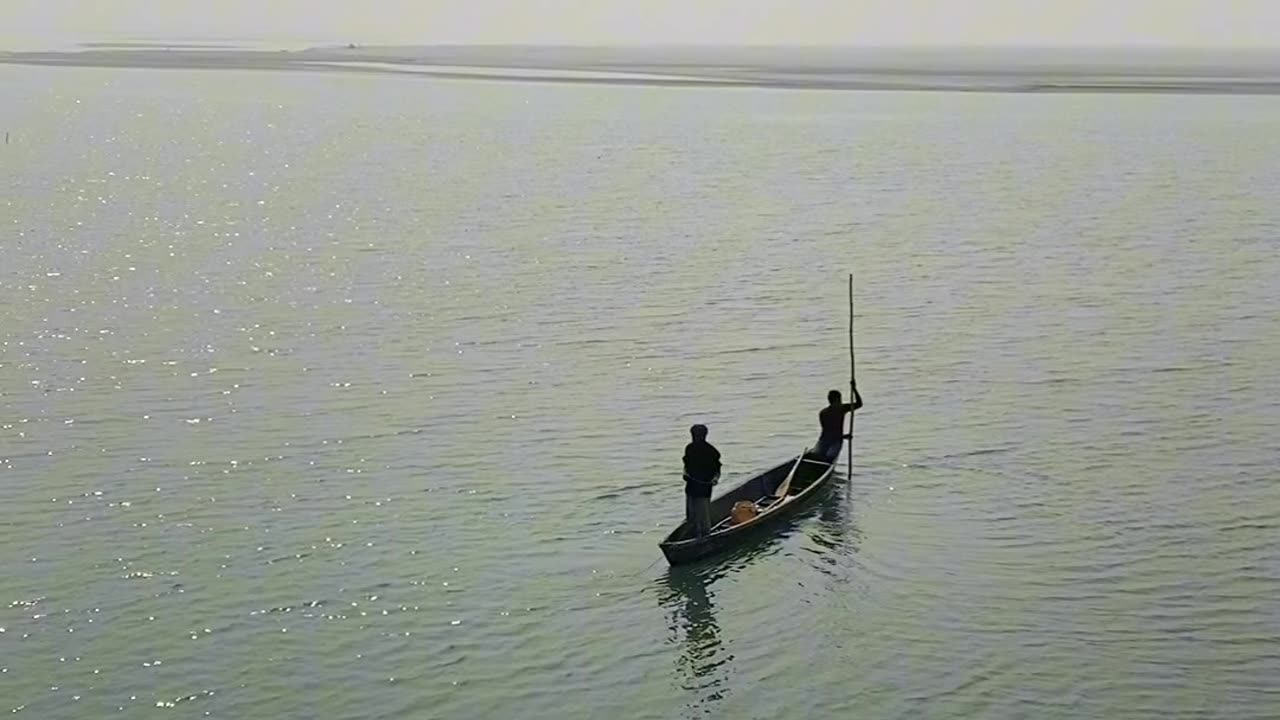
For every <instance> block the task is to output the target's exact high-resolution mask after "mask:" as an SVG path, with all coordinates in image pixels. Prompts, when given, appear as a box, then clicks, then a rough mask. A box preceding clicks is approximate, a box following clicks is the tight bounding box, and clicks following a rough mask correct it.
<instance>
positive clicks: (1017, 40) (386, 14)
mask: <svg viewBox="0 0 1280 720" xmlns="http://www.w3.org/2000/svg"><path fill="white" fill-rule="evenodd" d="M0 34H4V35H7V36H10V37H15V36H28V38H29V39H34V38H37V37H67V36H72V37H87V36H94V37H115V38H119V37H123V36H134V37H137V36H146V37H166V38H175V37H183V38H197V37H204V38H210V37H252V38H260V39H272V38H287V39H292V40H297V41H304V42H305V41H323V42H331V41H343V42H346V41H350V42H357V43H370V44H372V43H380V42H387V43H473V42H477V43H484V42H491V43H507V42H517V43H569V44H594V43H599V44H611V43H743V44H759V43H764V44H772V43H779V44H782V43H788V44H790V43H801V44H878V45H879V44H891V45H892V44H944V45H955V44H1037V45H1039V44H1049V45H1062V44H1066V45H1076V44H1088V45H1092V44H1106V45H1113V44H1121V45H1134V44H1140V45H1211V46H1248V45H1265V46H1276V45H1280V0H0Z"/></svg>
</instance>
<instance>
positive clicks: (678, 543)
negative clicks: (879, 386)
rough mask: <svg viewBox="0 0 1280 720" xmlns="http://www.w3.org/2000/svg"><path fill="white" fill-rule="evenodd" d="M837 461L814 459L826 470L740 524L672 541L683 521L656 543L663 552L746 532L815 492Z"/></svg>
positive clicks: (732, 491) (764, 472)
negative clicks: (794, 492)
mask: <svg viewBox="0 0 1280 720" xmlns="http://www.w3.org/2000/svg"><path fill="white" fill-rule="evenodd" d="M807 454H808V453H807V451H806V452H804V453H801V454H800V455H798V456H796V457H794V458H791V459H790V460H788V461H787V462H786V463H782V464H780V465H777V466H775V467H772V468H769V469H768V470H765V471H763V472H759V473H756V474H755V475H752V476H751V477H749V478H747V479H746V480H744V481H743V482H741V483H739V484H738V485H736V486H735V487H734V488H733V489H732V490H729V491H728V492H726V493H725V495H730V494H732V493H735V492H737V491H738V490H740V489H741V488H743V487H746V486H747V485H749V484H750V483H752V482H755V481H756V480H758V479H759V478H761V477H764V476H765V475H768V474H769V473H771V472H774V471H775V470H777V469H778V468H779V467H783V466H785V465H787V464H790V463H794V462H795V461H796V460H802V461H803V460H806V459H808V458H805V457H804V456H805V455H807ZM838 461H839V457H838V456H837V457H836V458H833V459H832V460H831V462H830V463H825V462H823V461H820V460H815V461H814V462H818V463H821V464H825V465H827V469H826V470H824V471H823V472H822V474H821V475H819V476H818V477H816V478H814V479H813V481H812V482H811V483H809V485H808V486H807V487H805V489H804V490H801V491H800V492H799V493H796V494H795V495H793V496H790V497H789V499H780V500H779V501H778V502H776V503H774V504H773V505H771V506H770V507H769V508H768V509H766V510H765V511H764V512H762V513H760V514H759V515H757V516H755V517H753V518H751V519H750V520H748V521H747V522H744V523H741V524H739V525H731V526H729V527H728V528H725V529H724V530H721V531H719V532H713V533H708V534H707V535H703V536H702V537H694V538H689V539H687V540H675V541H672V540H671V536H672V535H674V534H675V533H676V532H678V531H679V530H680V528H681V527H683V525H684V523H683V522H681V523H680V524H679V525H677V526H676V527H675V528H674V529H673V530H672V531H671V532H670V533H668V534H667V537H666V538H665V539H663V541H662V542H660V543H658V547H659V548H662V549H663V550H664V554H665V551H666V550H682V549H687V548H694V547H698V546H700V545H706V544H711V543H714V542H717V541H719V540H723V539H725V538H729V537H733V536H734V535H737V534H739V533H743V532H746V531H748V530H751V529H753V528H755V527H758V526H759V525H761V524H763V523H764V522H765V521H766V520H768V519H769V518H772V517H775V516H777V515H778V514H779V513H780V511H781V510H782V509H783V508H785V507H790V506H793V505H796V504H798V503H800V502H802V501H803V500H805V499H806V498H807V497H808V496H809V495H811V494H812V493H814V492H817V491H818V489H819V488H821V487H822V486H824V485H825V484H826V482H827V480H828V479H830V477H831V475H832V473H834V472H835V469H836V463H837V462H838ZM722 497H723V496H722Z"/></svg>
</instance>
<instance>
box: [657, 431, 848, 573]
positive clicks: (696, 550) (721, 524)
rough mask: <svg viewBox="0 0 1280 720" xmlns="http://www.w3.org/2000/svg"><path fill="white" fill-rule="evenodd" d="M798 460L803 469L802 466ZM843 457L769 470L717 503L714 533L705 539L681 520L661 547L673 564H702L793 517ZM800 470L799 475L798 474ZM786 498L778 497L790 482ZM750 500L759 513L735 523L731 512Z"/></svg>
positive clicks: (713, 509) (791, 463) (803, 460)
mask: <svg viewBox="0 0 1280 720" xmlns="http://www.w3.org/2000/svg"><path fill="white" fill-rule="evenodd" d="M797 461H799V465H798V466H797V464H796V463H797ZM838 461H839V455H837V456H836V458H834V459H832V460H831V461H830V462H828V461H826V460H818V459H815V458H811V457H809V456H808V454H807V453H804V454H801V455H800V456H798V457H793V458H791V459H790V460H787V461H786V462H784V463H782V464H780V465H778V466H777V467H774V468H771V469H769V470H766V471H764V472H762V473H760V474H759V475H756V476H755V477H753V478H751V479H749V480H747V481H745V482H743V483H742V484H741V485H738V486H737V487H735V488H733V489H732V490H730V491H729V492H727V493H725V494H724V495H721V496H720V497H718V498H716V499H714V500H712V501H711V528H712V530H711V533H710V534H708V535H705V536H703V537H695V536H693V534H692V531H691V528H690V527H689V524H688V522H681V523H680V525H679V526H678V527H676V529H675V530H672V531H671V534H670V535H667V537H666V539H665V540H663V541H662V542H661V543H659V544H658V547H660V548H662V554H663V555H665V556H666V557H667V562H668V563H670V564H672V565H680V564H683V563H689V562H693V561H695V560H701V559H702V558H705V557H708V556H711V555H715V554H717V553H721V552H724V551H725V550H729V549H731V548H734V547H737V546H738V545H741V544H742V543H744V542H746V541H747V540H748V539H749V538H750V537H751V536H753V535H755V534H756V533H757V531H759V530H761V529H763V528H766V527H769V526H770V524H771V523H772V522H773V521H776V520H778V519H781V518H783V517H787V516H789V515H791V514H792V513H794V512H795V511H797V510H799V509H800V508H801V507H803V506H804V504H805V501H806V500H808V499H810V498H812V497H814V496H815V495H817V494H818V491H819V490H821V489H822V488H823V486H825V485H826V484H827V482H828V481H829V480H830V479H831V476H832V475H833V474H834V473H835V467H836V463H837V462H838ZM793 470H794V473H793ZM788 477H790V479H791V482H790V483H789V485H787V487H786V488H785V489H784V492H785V493H786V494H785V495H784V496H783V497H778V495H777V494H776V493H777V492H778V490H779V489H782V486H783V485H784V484H786V481H787V478H788ZM741 500H746V501H749V502H752V503H754V504H755V505H756V508H757V510H758V511H759V514H758V515H756V516H755V517H753V518H751V519H750V520H747V521H745V522H742V523H739V524H737V525H733V524H732V523H731V521H730V519H729V514H730V512H731V511H732V510H733V506H734V504H735V503H737V502H739V501H741Z"/></svg>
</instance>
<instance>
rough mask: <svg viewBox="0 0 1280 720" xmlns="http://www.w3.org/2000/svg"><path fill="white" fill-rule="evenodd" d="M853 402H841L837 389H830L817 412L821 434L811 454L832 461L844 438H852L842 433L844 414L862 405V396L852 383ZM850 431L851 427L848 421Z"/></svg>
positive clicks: (837, 453) (838, 451) (838, 452)
mask: <svg viewBox="0 0 1280 720" xmlns="http://www.w3.org/2000/svg"><path fill="white" fill-rule="evenodd" d="M852 390H853V402H852V403H846V402H841V400H842V398H841V397H840V391H839V390H832V391H831V392H829V393H827V406H826V407H824V408H822V410H821V411H820V412H819V413H818V423H819V424H820V425H821V426H822V434H821V435H820V436H819V437H818V444H817V446H816V447H815V448H814V449H813V454H814V455H817V456H818V457H820V458H823V459H824V460H827V461H834V460H835V458H836V456H837V455H839V454H840V446H841V444H842V443H843V441H845V440H849V439H852V437H853V435H852V434H850V435H845V434H844V414H845V413H851V412H853V411H855V410H857V409H858V408H860V407H862V396H861V395H859V394H858V386H857V385H854V386H853V387H852ZM849 429H850V430H851V431H852V429H853V427H852V423H850V428H849Z"/></svg>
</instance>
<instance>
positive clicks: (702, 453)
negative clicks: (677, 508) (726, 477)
mask: <svg viewBox="0 0 1280 720" xmlns="http://www.w3.org/2000/svg"><path fill="white" fill-rule="evenodd" d="M689 434H691V435H692V436H693V442H691V443H689V444H688V445H686V446H685V447H684V518H685V522H687V523H688V524H689V527H691V528H692V529H693V533H694V535H695V536H697V537H702V536H703V535H706V534H707V533H709V532H711V487H712V486H713V485H715V484H716V482H717V481H718V480H719V479H720V451H719V450H716V449H715V446H713V445H712V444H711V443H709V442H707V426H706V425H694V426H693V427H692V428H690V429H689Z"/></svg>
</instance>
